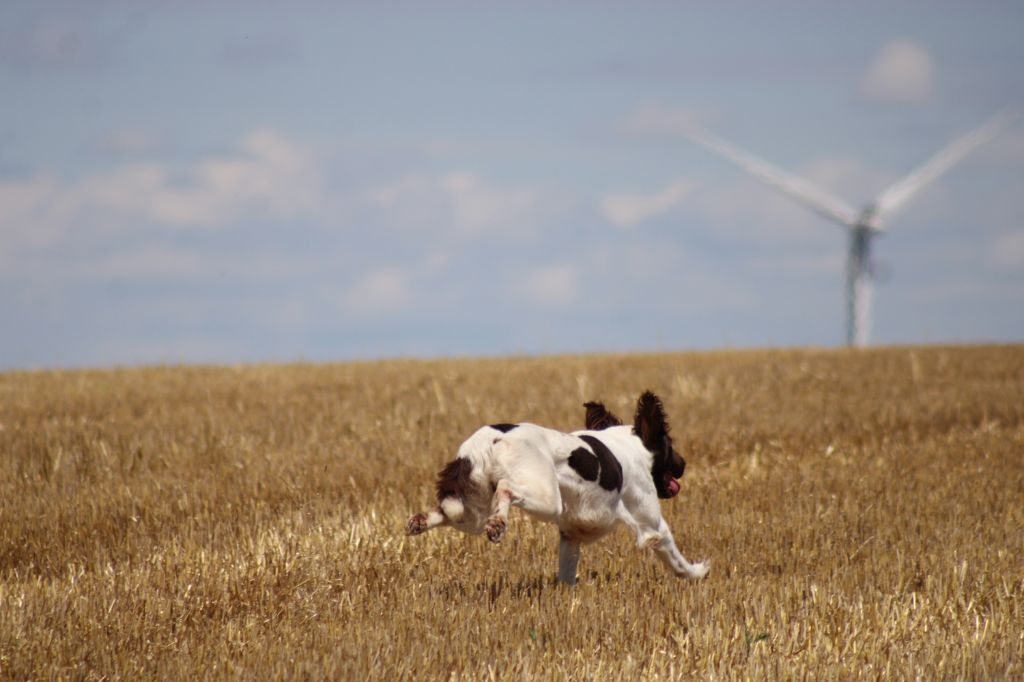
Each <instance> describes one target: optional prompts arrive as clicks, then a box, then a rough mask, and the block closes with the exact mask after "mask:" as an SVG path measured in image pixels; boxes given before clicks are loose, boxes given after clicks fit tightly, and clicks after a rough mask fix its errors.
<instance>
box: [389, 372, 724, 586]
mask: <svg viewBox="0 0 1024 682" xmlns="http://www.w3.org/2000/svg"><path fill="white" fill-rule="evenodd" d="M585 407H586V408H587V413H586V422H585V423H586V429H585V430H583V431H574V432H573V433H563V432H561V431H555V430H554V429H547V428H544V427H542V426H536V425H534V424H492V425H490V426H484V427H482V428H481V429H479V430H478V431H477V432H476V433H474V434H473V435H472V436H470V437H469V439H468V440H466V442H465V443H463V444H462V446H461V447H460V448H459V452H458V456H457V457H456V458H455V459H454V460H452V461H451V462H449V463H448V465H447V466H445V468H444V469H443V470H442V471H441V473H440V474H439V475H438V479H437V506H436V507H434V508H433V509H430V510H429V511H426V512H420V513H419V514H414V515H413V516H412V517H410V518H409V521H408V523H407V526H406V530H407V532H408V534H409V535H418V534H420V533H425V532H426V531H428V530H430V529H431V528H435V527H437V526H444V525H449V526H454V527H455V528H457V529H459V530H461V531H463V532H466V533H472V534H478V533H481V532H484V531H486V533H487V537H488V538H489V539H490V540H491V542H501V539H502V537H503V536H504V535H505V529H506V528H507V526H508V511H509V507H510V506H516V507H520V508H522V509H523V510H525V511H526V512H527V513H529V514H530V515H531V516H534V517H536V518H538V519H541V520H542V521H549V522H551V523H554V524H555V525H556V526H558V530H559V536H560V543H559V547H558V579H559V581H561V582H563V583H568V584H570V585H572V584H574V583H575V582H576V564H577V562H578V561H579V558H580V545H581V544H582V543H585V542H593V541H595V540H598V539H600V538H601V537H603V536H604V535H606V534H607V533H609V532H610V531H611V530H612V529H613V528H615V526H616V525H618V524H619V523H623V524H625V525H626V526H628V527H629V528H631V529H633V531H635V532H636V536H637V545H638V546H640V547H650V548H651V549H653V550H654V552H655V553H656V554H657V556H658V558H659V559H661V560H662V561H663V562H664V563H665V565H667V566H668V567H669V568H670V569H671V570H672V571H673V572H674V573H675V574H676V575H677V576H683V577H688V578H702V577H704V575H705V574H706V573H707V572H708V564H707V562H701V563H696V564H691V563H690V562H689V561H687V560H686V558H685V557H684V556H683V555H682V554H681V553H680V552H679V550H678V549H677V548H676V543H675V541H674V540H673V539H672V531H671V530H670V529H669V527H668V524H667V523H665V519H663V518H662V516H661V507H660V506H659V504H658V498H659V497H660V498H670V497H674V496H675V495H676V494H677V493H678V492H679V481H678V478H679V477H680V476H682V475H683V470H684V469H685V468H686V462H685V461H684V460H683V458H682V457H681V456H680V455H679V453H678V452H676V450H675V449H674V448H673V447H672V439H671V438H670V437H669V427H668V422H667V421H666V419H665V411H664V408H663V407H662V404H661V400H659V399H658V397H657V396H656V395H654V394H653V393H651V392H650V391H647V392H645V393H644V394H643V395H641V396H640V399H639V400H638V401H637V406H636V418H635V420H634V424H633V426H632V427H630V426H624V425H622V422H621V421H619V419H617V418H616V417H615V415H613V414H612V413H610V412H609V411H608V410H606V409H605V407H604V405H602V404H601V403H595V402H590V403H586V404H585Z"/></svg>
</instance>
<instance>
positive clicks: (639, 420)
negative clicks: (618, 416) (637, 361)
mask: <svg viewBox="0 0 1024 682" xmlns="http://www.w3.org/2000/svg"><path fill="white" fill-rule="evenodd" d="M633 433H635V434H636V435H637V436H639V437H640V440H641V441H643V443H644V447H645V448H647V449H648V450H650V451H651V452H658V451H660V450H661V449H662V447H663V446H664V443H665V438H666V437H667V436H668V422H667V421H666V420H665V408H664V407H663V406H662V404H661V399H660V398H658V396H656V395H654V394H653V393H651V392H650V391H644V392H643V393H642V394H641V395H640V399H639V400H637V401H636V417H635V418H634V420H633Z"/></svg>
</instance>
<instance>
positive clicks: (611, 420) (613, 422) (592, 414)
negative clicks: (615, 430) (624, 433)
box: [583, 402, 622, 431]
mask: <svg viewBox="0 0 1024 682" xmlns="http://www.w3.org/2000/svg"><path fill="white" fill-rule="evenodd" d="M583 407H585V408H587V416H586V417H585V418H584V423H585V424H586V429H587V431H601V430H602V429H607V428H608V427H609V426H621V425H622V420H621V419H619V418H618V417H616V416H615V415H614V414H612V413H611V412H609V411H608V409H607V408H606V407H605V406H604V403H596V402H589V403H583Z"/></svg>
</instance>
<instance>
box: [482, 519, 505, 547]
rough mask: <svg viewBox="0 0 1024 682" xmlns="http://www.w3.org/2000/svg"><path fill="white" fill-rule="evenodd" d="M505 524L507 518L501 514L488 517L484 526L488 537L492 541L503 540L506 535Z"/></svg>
mask: <svg viewBox="0 0 1024 682" xmlns="http://www.w3.org/2000/svg"><path fill="white" fill-rule="evenodd" d="M505 526H506V524H505V519H503V518H501V517H500V516H492V517H491V518H489V519H487V525H486V526H484V530H485V531H486V532H487V539H488V540H490V541H491V542H501V539H502V538H503V537H505Z"/></svg>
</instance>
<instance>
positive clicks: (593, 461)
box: [569, 448, 600, 481]
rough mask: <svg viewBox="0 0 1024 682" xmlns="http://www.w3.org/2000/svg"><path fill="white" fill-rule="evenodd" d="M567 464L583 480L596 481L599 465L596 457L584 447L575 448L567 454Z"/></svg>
mask: <svg viewBox="0 0 1024 682" xmlns="http://www.w3.org/2000/svg"><path fill="white" fill-rule="evenodd" d="M569 466H570V467H572V468H573V469H574V470H575V471H576V473H577V474H579V475H580V478H582V479H583V480H584V481H596V480H597V472H598V470H599V469H600V465H598V463H597V457H595V456H594V453H593V452H591V451H590V450H587V449H586V448H576V449H575V450H573V451H572V454H571V455H569Z"/></svg>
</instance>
